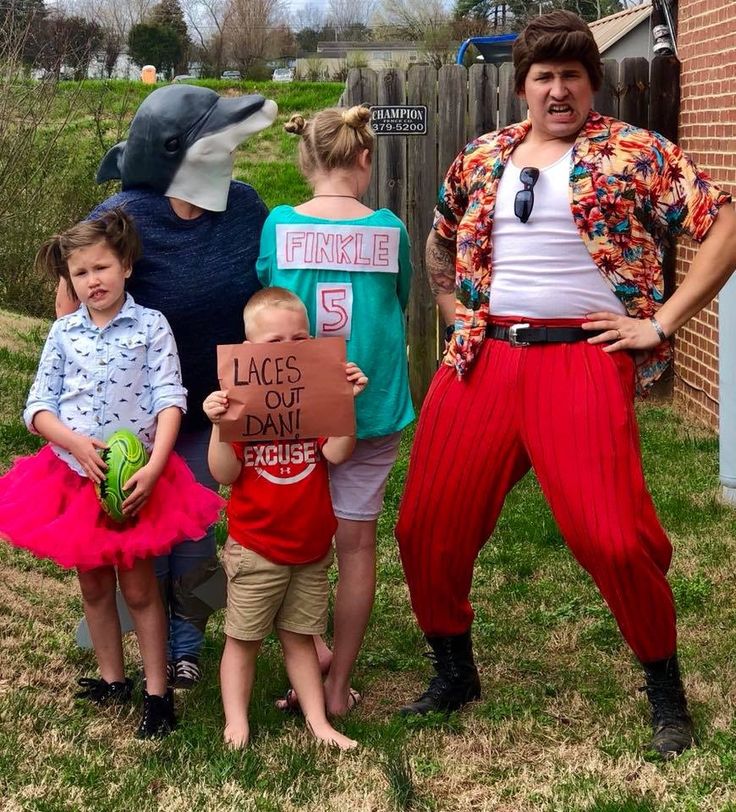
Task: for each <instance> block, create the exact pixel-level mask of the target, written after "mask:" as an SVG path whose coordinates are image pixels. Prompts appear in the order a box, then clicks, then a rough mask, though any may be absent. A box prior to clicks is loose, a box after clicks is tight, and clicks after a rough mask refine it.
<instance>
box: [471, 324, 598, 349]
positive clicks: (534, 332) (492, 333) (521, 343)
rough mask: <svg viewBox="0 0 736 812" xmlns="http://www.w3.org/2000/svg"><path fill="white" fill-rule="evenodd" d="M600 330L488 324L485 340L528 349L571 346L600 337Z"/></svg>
mask: <svg viewBox="0 0 736 812" xmlns="http://www.w3.org/2000/svg"><path fill="white" fill-rule="evenodd" d="M602 332H603V331H602V330H583V328H582V327H531V326H530V325H528V324H526V323H520V324H511V325H509V326H506V327H504V326H501V325H500V324H489V325H488V326H487V327H486V338H497V339H499V340H500V341H508V342H509V344H511V346H512V347H528V346H529V345H530V344H572V343H573V342H575V341H586V340H587V339H589V338H592V337H593V336H597V335H600V334H601V333H602Z"/></svg>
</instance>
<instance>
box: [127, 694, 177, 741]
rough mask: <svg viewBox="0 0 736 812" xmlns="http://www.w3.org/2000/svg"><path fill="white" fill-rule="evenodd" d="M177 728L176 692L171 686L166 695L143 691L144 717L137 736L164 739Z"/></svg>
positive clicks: (139, 737)
mask: <svg viewBox="0 0 736 812" xmlns="http://www.w3.org/2000/svg"><path fill="white" fill-rule="evenodd" d="M175 728H176V716H175V714H174V692H173V691H172V689H171V688H169V689H168V690H167V691H166V695H165V696H156V695H155V694H149V693H148V691H144V692H143V718H142V719H141V723H140V725H138V730H137V731H136V734H135V735H136V738H138V739H162V738H163V737H164V736H168V735H169V733H171V731H172V730H174V729H175Z"/></svg>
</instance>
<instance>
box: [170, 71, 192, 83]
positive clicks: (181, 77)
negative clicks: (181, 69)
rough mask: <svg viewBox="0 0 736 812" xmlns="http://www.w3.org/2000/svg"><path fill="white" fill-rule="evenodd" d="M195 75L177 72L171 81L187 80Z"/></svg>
mask: <svg viewBox="0 0 736 812" xmlns="http://www.w3.org/2000/svg"><path fill="white" fill-rule="evenodd" d="M194 78H196V77H194V76H192V74H191V73H179V74H177V75H176V76H175V77H174V78H173V79H172V80H171V81H172V82H189V81H190V80H192V79H194Z"/></svg>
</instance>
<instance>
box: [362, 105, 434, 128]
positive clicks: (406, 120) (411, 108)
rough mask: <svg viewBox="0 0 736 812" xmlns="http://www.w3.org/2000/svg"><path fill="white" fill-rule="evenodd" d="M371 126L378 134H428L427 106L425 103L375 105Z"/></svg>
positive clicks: (372, 108)
mask: <svg viewBox="0 0 736 812" xmlns="http://www.w3.org/2000/svg"><path fill="white" fill-rule="evenodd" d="M371 127H373V130H374V132H375V133H376V135H426V134H427V108H426V106H425V105H423V104H420V105H409V104H387V105H374V106H373V107H371Z"/></svg>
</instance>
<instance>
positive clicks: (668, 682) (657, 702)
mask: <svg viewBox="0 0 736 812" xmlns="http://www.w3.org/2000/svg"><path fill="white" fill-rule="evenodd" d="M642 665H643V667H644V675H645V676H646V680H647V684H646V685H645V686H644V687H643V688H641V689H640V690H642V691H646V694H647V698H648V699H649V704H650V705H651V706H652V730H653V733H654V735H653V736H652V743H651V747H652V749H653V750H656V751H657V752H658V753H659V754H660V755H661V756H662V757H663V758H666V759H669V758H674V757H675V756H679V755H680V753H682V752H683V750H687V749H688V748H689V747H690V746H691V745H692V743H693V721H692V719H691V718H690V714H689V713H688V710H687V700H686V699H685V689H684V688H683V687H682V680H681V679H680V667H679V665H678V663H677V654H673V655H672V656H671V657H668V658H667V659H666V660H658V661H657V662H653V663H642Z"/></svg>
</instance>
